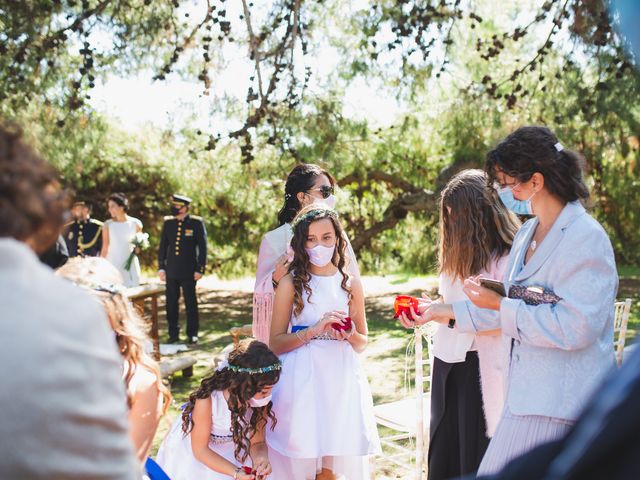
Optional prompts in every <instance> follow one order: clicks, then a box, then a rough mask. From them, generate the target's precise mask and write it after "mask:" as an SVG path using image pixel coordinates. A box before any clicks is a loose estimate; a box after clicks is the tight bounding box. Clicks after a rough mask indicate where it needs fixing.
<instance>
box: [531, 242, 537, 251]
mask: <svg viewBox="0 0 640 480" xmlns="http://www.w3.org/2000/svg"><path fill="white" fill-rule="evenodd" d="M537 246H538V242H536V241H535V240H531V250H532V251H534V252H535V251H536V247H537Z"/></svg>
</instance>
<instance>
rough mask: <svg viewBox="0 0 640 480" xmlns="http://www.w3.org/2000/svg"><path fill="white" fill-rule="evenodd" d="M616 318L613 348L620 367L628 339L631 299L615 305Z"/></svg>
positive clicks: (614, 321)
mask: <svg viewBox="0 0 640 480" xmlns="http://www.w3.org/2000/svg"><path fill="white" fill-rule="evenodd" d="M614 305H615V317H614V320H613V346H614V348H615V350H616V361H617V362H618V366H620V365H622V353H623V350H624V344H625V341H626V338H627V324H628V323H629V312H630V311H631V299H630V298H626V299H625V300H622V301H620V302H616V303H615V304H614Z"/></svg>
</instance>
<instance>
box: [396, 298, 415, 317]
mask: <svg viewBox="0 0 640 480" xmlns="http://www.w3.org/2000/svg"><path fill="white" fill-rule="evenodd" d="M411 308H413V311H414V312H416V313H417V312H418V299H417V298H414V297H412V296H411V295H398V296H397V297H396V301H395V302H394V303H393V310H394V311H395V312H396V314H395V315H394V316H393V318H398V317H400V314H401V313H405V314H406V315H408V316H409V318H411V312H410V309H411Z"/></svg>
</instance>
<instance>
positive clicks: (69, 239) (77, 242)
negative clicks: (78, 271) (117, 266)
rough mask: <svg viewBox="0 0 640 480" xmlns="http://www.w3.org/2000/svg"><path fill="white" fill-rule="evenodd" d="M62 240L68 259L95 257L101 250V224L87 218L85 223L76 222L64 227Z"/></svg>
mask: <svg viewBox="0 0 640 480" xmlns="http://www.w3.org/2000/svg"><path fill="white" fill-rule="evenodd" d="M66 227H67V228H66V230H65V233H64V240H65V242H66V243H67V250H68V252H69V256H70V257H75V256H78V255H88V256H90V257H97V256H98V255H100V250H102V222H101V221H99V220H96V219H94V218H89V219H88V220H87V221H86V222H85V221H82V220H76V221H75V222H71V223H68V224H67V225H66Z"/></svg>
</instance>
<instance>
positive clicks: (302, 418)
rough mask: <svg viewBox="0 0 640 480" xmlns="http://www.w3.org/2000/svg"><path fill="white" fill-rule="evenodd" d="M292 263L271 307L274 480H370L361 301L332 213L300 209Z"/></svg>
mask: <svg viewBox="0 0 640 480" xmlns="http://www.w3.org/2000/svg"><path fill="white" fill-rule="evenodd" d="M292 228H293V238H292V239H291V247H292V249H293V252H294V258H293V261H292V263H291V267H290V273H289V274H287V275H286V276H285V277H283V278H282V280H281V281H280V284H279V286H278V289H277V290H276V296H275V300H274V309H273V322H272V328H271V338H270V346H271V348H272V349H273V351H274V352H275V353H277V354H278V355H279V356H280V359H281V360H282V376H281V378H280V382H279V383H278V384H277V385H276V386H275V387H274V390H273V405H274V413H275V415H276V417H277V418H278V423H277V424H276V426H275V428H274V429H273V430H269V431H267V443H268V445H269V456H270V458H271V462H272V465H273V473H274V475H273V476H274V478H276V479H295V480H307V479H316V478H317V479H344V480H363V479H368V478H369V472H368V456H369V455H371V454H375V453H378V452H379V450H380V442H379V439H378V433H377V429H376V425H375V420H374V417H373V402H372V398H371V392H370V391H369V385H368V381H367V377H366V374H365V373H364V371H363V369H362V367H361V365H360V362H359V359H358V355H357V353H359V352H362V351H363V350H364V348H365V347H366V345H367V321H366V318H365V311H364V294H363V291H362V285H361V283H360V280H359V279H357V278H351V277H350V276H349V274H348V273H347V265H346V263H347V262H346V259H347V255H346V254H345V252H346V247H347V242H346V240H345V237H344V235H343V232H342V227H341V226H340V223H339V221H338V217H337V214H336V213H335V211H333V210H331V209H329V208H327V207H323V206H318V205H311V206H309V207H305V208H304V209H302V210H301V211H300V213H299V214H298V216H297V217H296V218H295V219H294V220H293V222H292Z"/></svg>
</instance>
